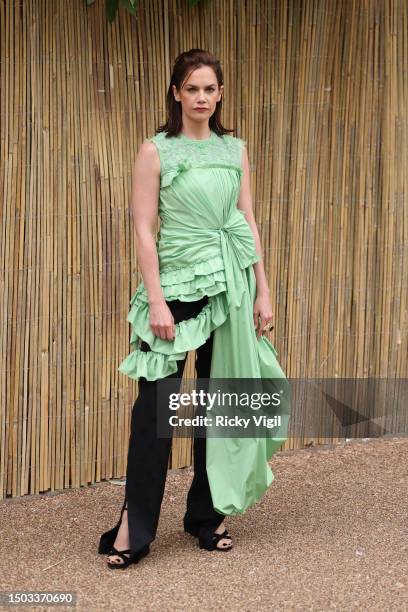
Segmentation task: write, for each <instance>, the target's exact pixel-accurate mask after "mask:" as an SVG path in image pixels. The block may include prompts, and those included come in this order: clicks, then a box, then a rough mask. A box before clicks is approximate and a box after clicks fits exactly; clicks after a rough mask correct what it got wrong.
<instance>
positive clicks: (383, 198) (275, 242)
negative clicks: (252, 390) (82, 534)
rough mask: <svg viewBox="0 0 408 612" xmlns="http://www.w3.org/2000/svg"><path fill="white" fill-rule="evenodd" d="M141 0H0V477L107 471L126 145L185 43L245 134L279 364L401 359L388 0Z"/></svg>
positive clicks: (119, 452) (403, 340) (124, 421)
mask: <svg viewBox="0 0 408 612" xmlns="http://www.w3.org/2000/svg"><path fill="white" fill-rule="evenodd" d="M140 4H141V6H140V7H139V8H138V11H137V18H133V17H132V16H131V15H129V14H128V13H127V12H126V11H125V10H124V9H123V8H121V9H120V11H119V16H118V17H117V19H116V20H115V22H114V23H113V24H112V25H109V24H108V22H107V21H106V19H105V14H104V5H103V3H102V2H98V3H96V4H95V5H93V6H91V7H89V8H86V6H85V3H84V2H83V1H80V0H77V1H76V2H64V1H63V0H53V1H48V2H40V1H38V0H27V1H24V2H23V1H22V2H17V1H15V2H14V1H13V2H3V3H1V6H0V11H1V23H0V28H1V30H0V31H1V34H0V35H1V64H0V70H1V76H0V86H1V92H2V93H1V96H0V116H1V128H0V129H1V140H0V149H1V168H0V186H1V192H2V208H1V242H0V253H1V260H2V266H1V272H0V282H1V286H0V288H1V296H2V304H1V314H0V317H1V318H0V334H1V337H0V361H1V364H0V374H1V387H0V393H1V397H0V495H1V496H3V497H5V496H6V495H13V496H18V495H24V494H26V493H31V494H32V493H38V492H41V491H46V490H49V489H51V490H53V489H62V488H64V487H78V486H81V485H87V484H89V483H93V482H98V481H100V480H102V479H107V478H111V477H122V476H123V475H124V474H125V466H126V454H127V442H128V436H129V426H130V416H131V409H132V405H133V402H134V399H135V397H136V395H137V384H136V383H135V382H134V381H131V380H130V379H128V378H127V377H125V376H123V375H122V374H120V373H119V372H118V370H117V367H118V364H119V363H120V362H121V361H122V360H123V359H124V357H125V356H126V355H127V354H128V352H129V336H130V326H129V324H128V323H127V321H126V315H127V313H128V309H129V300H130V297H131V295H132V294H133V292H134V290H135V288H136V286H137V284H138V283H139V281H140V273H139V271H138V268H137V264H136V254H135V248H134V239H133V238H134V235H133V227H132V219H131V216H130V208H129V196H130V188H131V172H132V164H133V161H134V158H135V154H136V151H137V148H138V146H139V144H140V143H141V142H142V141H143V139H144V138H145V137H146V136H149V135H153V134H154V132H155V128H156V126H157V125H158V124H159V122H161V121H162V120H163V118H164V101H165V93H166V90H167V87H168V81H169V77H170V68H171V65H172V62H173V60H174V58H175V57H176V56H177V54H178V53H179V52H181V51H182V50H186V49H189V48H191V47H200V46H201V47H204V48H209V49H211V50H212V51H213V52H215V54H216V55H218V56H219V57H220V58H221V60H222V66H223V70H224V77H225V95H224V111H223V123H224V125H226V126H227V127H229V128H231V127H234V128H236V129H237V132H236V135H238V136H242V137H243V138H245V139H246V140H247V142H248V148H249V155H250V163H251V171H252V173H251V181H252V193H253V204H254V210H255V216H256V219H257V222H258V227H259V230H260V235H261V241H262V245H263V249H264V260H265V267H266V272H267V276H268V278H269V282H270V289H271V299H272V304H273V307H274V322H273V324H274V326H275V329H274V331H273V333H272V335H271V336H270V337H271V340H272V341H273V342H274V344H275V345H276V346H277V348H278V350H279V361H280V363H281V365H282V367H283V369H284V371H285V372H286V373H287V375H288V376H289V377H290V378H293V379H294V378H300V377H317V378H325V377H337V376H343V377H345V376H348V377H367V376H374V377H375V376H377V377H378V376H389V377H394V376H396V377H403V376H405V375H406V373H407V372H406V371H407V267H408V258H407V235H408V218H407V184H408V179H407V167H408V156H407V100H408V79H407V65H408V49H407V45H408V43H407V31H408V5H407V3H406V2H404V0H358V1H353V0H342V1H340V2H334V0H332V1H329V0H316V1H313V0H304V1H301V0H296V1H294V0H292V1H291V0H285V1H284V0H256V1H249V0H248V1H241V2H239V1H237V0H230V1H228V0H225V1H224V0H222V1H218V2H216V1H210V2H209V3H208V4H203V5H202V6H201V5H198V6H197V7H195V8H189V7H188V6H187V2H185V1H184V0H179V1H175V0H165V1H158V0H154V1H151V2H149V1H145V2H143V1H142V2H141V3H140ZM193 357H194V355H193V354H190V355H189V358H188V365H187V368H186V373H185V375H186V377H188V378H191V377H193V375H194V372H193V369H192V367H193ZM293 409H294V411H295V413H296V418H297V419H298V420H299V419H301V418H302V414H301V411H302V405H301V404H298V405H296V406H294V407H293ZM309 442H310V440H309V439H306V438H305V439H299V438H297V439H290V440H289V441H288V443H287V444H286V446H285V448H291V447H295V446H303V445H304V444H306V443H309ZM314 442H319V440H318V439H316V440H314ZM190 451H191V446H190V444H189V442H188V441H184V442H183V444H177V446H175V448H174V449H173V457H172V464H171V466H172V467H178V466H181V465H189V464H190V463H191V461H190V457H191V456H190Z"/></svg>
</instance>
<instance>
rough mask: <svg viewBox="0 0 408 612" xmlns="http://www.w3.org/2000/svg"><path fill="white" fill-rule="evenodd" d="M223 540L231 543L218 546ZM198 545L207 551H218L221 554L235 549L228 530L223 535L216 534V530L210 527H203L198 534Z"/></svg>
mask: <svg viewBox="0 0 408 612" xmlns="http://www.w3.org/2000/svg"><path fill="white" fill-rule="evenodd" d="M223 539H226V540H231V543H230V544H228V543H227V544H224V545H223V546H218V542H219V541H220V540H223ZM198 544H199V547H200V548H204V549H205V550H217V551H220V552H227V551H228V550H231V549H232V548H233V546H232V538H231V536H230V534H229V533H228V531H227V530H226V529H225V530H224V531H223V533H214V530H212V529H209V528H208V527H201V528H200V529H199V532H198Z"/></svg>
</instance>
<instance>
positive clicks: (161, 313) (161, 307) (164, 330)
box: [149, 300, 176, 340]
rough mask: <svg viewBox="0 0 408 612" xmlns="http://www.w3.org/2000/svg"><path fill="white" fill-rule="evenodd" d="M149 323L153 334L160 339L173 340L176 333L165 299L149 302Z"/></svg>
mask: <svg viewBox="0 0 408 612" xmlns="http://www.w3.org/2000/svg"><path fill="white" fill-rule="evenodd" d="M149 323H150V327H151V330H152V332H153V333H154V335H155V336H158V337H159V338H162V340H173V339H174V337H175V335H176V327H175V324H174V317H173V315H172V313H171V310H170V308H169V307H168V306H167V303H166V300H161V301H160V302H153V303H150V304H149Z"/></svg>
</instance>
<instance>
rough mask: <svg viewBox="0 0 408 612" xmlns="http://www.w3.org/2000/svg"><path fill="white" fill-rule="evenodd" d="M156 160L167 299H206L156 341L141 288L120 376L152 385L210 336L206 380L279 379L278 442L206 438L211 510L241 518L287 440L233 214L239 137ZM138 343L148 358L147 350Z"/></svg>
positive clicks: (169, 142) (161, 146) (237, 213)
mask: <svg viewBox="0 0 408 612" xmlns="http://www.w3.org/2000/svg"><path fill="white" fill-rule="evenodd" d="M148 140H149V141H150V142H153V143H154V144H155V145H156V147H157V150H158V153H159V157H160V195H159V217H160V228H159V233H158V239H157V242H156V247H157V252H158V257H159V270H160V283H161V287H162V289H163V294H164V298H165V299H166V300H174V299H178V300H181V301H195V300H199V299H201V298H202V297H203V296H205V295H207V296H208V298H209V300H208V303H207V304H206V305H205V306H204V308H203V309H202V310H201V312H200V313H199V314H198V315H197V316H196V317H193V318H190V319H187V320H184V321H181V322H180V323H177V324H176V325H175V329H176V333H175V338H174V339H173V340H163V339H162V338H160V337H158V336H155V335H154V334H153V332H152V330H151V328H150V324H149V304H148V298H147V293H146V289H145V286H144V283H143V281H142V282H141V283H140V284H139V286H138V287H137V289H136V292H135V293H134V295H133V296H132V298H131V300H130V311H129V314H128V316H127V320H128V321H129V323H130V324H131V338H130V347H131V352H130V354H129V355H128V356H127V357H126V358H125V359H124V361H122V363H121V364H120V366H119V368H118V369H119V371H120V372H121V373H123V374H125V375H126V376H129V377H130V378H132V379H135V380H138V379H139V378H140V377H144V378H146V379H147V380H149V381H152V380H157V379H161V378H164V377H166V376H168V375H169V374H174V373H175V372H176V371H177V363H176V362H177V360H179V359H183V358H184V357H185V356H186V352H187V351H190V350H195V349H197V347H199V346H201V345H202V344H204V343H205V341H206V340H207V339H208V337H209V336H210V334H211V332H213V331H214V335H213V349H212V360H211V374H210V379H226V378H262V379H280V380H279V381H278V383H279V387H280V388H282V387H284V390H285V393H284V395H283V396H282V417H283V426H282V427H281V428H280V431H279V437H273V435H272V434H271V435H270V436H268V437H252V438H249V437H248V438H237V437H211V436H210V437H208V438H207V445H206V469H207V474H208V480H209V484H210V490H211V495H212V499H213V505H214V508H215V509H216V511H218V512H220V513H223V514H226V515H233V514H238V513H243V512H245V510H246V509H247V508H249V507H250V506H251V505H252V504H254V503H255V502H257V501H258V500H259V499H260V498H261V497H262V495H263V494H264V493H265V491H266V489H267V488H268V487H269V485H270V484H271V483H272V481H273V480H274V475H273V473H272V470H271V469H270V466H269V465H268V459H270V457H271V456H272V454H273V453H274V452H275V451H276V450H277V449H279V447H280V446H281V445H282V444H283V442H284V441H285V440H286V439H287V438H286V431H287V423H288V419H289V411H290V410H289V406H290V401H289V383H288V380H287V378H286V377H285V374H284V373H283V371H282V369H281V367H280V365H279V363H278V360H277V355H278V353H277V350H276V348H275V347H274V346H273V344H272V343H271V342H270V341H269V339H268V338H267V337H266V336H263V335H262V336H261V337H260V338H259V339H257V336H256V331H255V328H254V322H253V304H254V300H255V298H256V278H255V274H254V270H253V266H252V264H254V263H256V262H257V261H259V259H260V257H259V256H258V254H257V252H256V248H255V241H254V238H253V234H252V230H251V228H250V226H249V224H248V222H247V220H246V218H245V213H244V212H243V211H241V210H240V209H238V208H237V201H238V198H239V192H240V185H241V177H242V174H243V170H242V147H243V145H244V144H246V143H245V141H243V140H242V139H240V138H236V137H233V136H229V135H224V136H218V135H217V134H216V133H215V132H213V131H212V132H211V136H210V137H209V138H207V139H205V140H193V139H191V138H188V137H187V136H185V135H184V134H179V135H178V136H177V137H170V138H167V137H166V133H165V132H159V133H158V134H156V135H155V136H153V137H152V138H150V139H148ZM142 341H145V342H147V343H148V344H149V346H150V348H151V351H149V352H144V351H142V350H141V349H140V344H141V342H142Z"/></svg>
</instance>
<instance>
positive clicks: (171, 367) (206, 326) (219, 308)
mask: <svg viewBox="0 0 408 612" xmlns="http://www.w3.org/2000/svg"><path fill="white" fill-rule="evenodd" d="M228 316H229V304H228V299H227V293H226V291H223V292H222V293H218V294H217V295H213V296H212V297H211V298H210V300H209V302H208V304H206V305H205V306H204V307H203V309H202V310H201V311H200V312H199V313H198V315H197V316H196V317H192V318H190V319H185V320H184V321H180V322H179V323H176V324H175V329H176V333H175V337H174V338H173V340H163V339H162V338H160V337H159V336H155V335H154V334H153V331H152V329H151V327H150V322H149V305H148V303H145V302H143V301H141V300H136V301H135V302H134V304H133V307H132V309H131V310H130V312H129V314H128V316H127V320H128V321H129V323H130V324H131V326H132V336H131V341H130V344H131V347H133V348H134V350H133V351H132V352H131V353H130V354H129V355H128V356H127V357H126V359H124V361H122V363H121V364H120V366H119V368H118V370H119V371H120V372H122V374H125V375H126V376H129V377H130V378H133V379H135V380H138V379H139V378H140V377H141V376H143V377H144V378H146V380H149V381H152V380H157V379H159V378H164V377H165V376H168V375H169V374H173V373H175V372H176V371H177V360H179V359H184V357H185V356H186V353H187V351H190V350H195V349H197V348H198V347H199V346H201V345H202V344H204V343H205V342H206V340H207V339H208V338H209V336H210V334H211V332H212V331H213V330H214V329H215V328H217V327H219V326H220V325H222V324H223V323H224V321H225V320H226V319H227V317H228ZM141 340H143V341H145V342H147V344H148V345H149V347H150V349H151V350H150V351H147V352H144V351H142V350H141V349H140V347H139V342H140V341H141Z"/></svg>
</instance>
